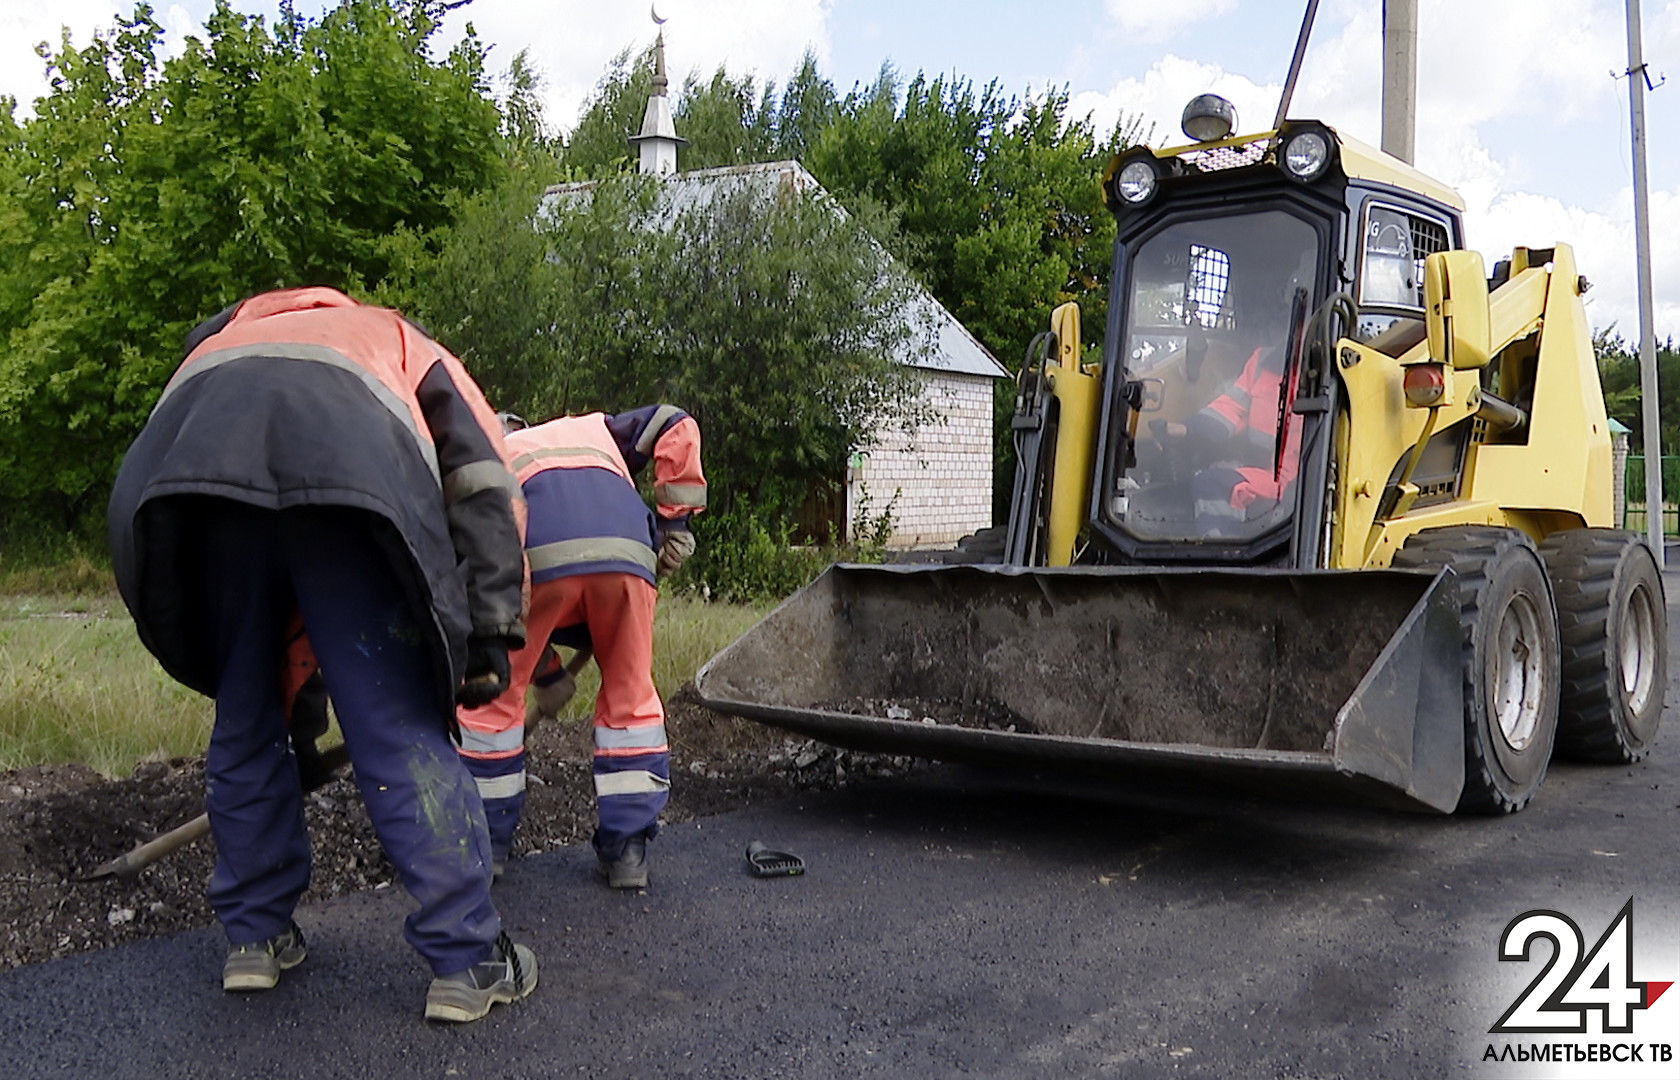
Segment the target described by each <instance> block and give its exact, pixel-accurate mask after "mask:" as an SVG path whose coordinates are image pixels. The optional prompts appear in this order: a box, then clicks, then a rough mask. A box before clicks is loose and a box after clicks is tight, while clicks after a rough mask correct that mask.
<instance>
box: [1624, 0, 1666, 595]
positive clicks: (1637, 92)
mask: <svg viewBox="0 0 1680 1080" xmlns="http://www.w3.org/2000/svg"><path fill="white" fill-rule="evenodd" d="M1627 41H1628V72H1627V74H1628V112H1629V114H1630V116H1631V120H1632V126H1633V238H1634V251H1635V252H1636V257H1637V259H1638V262H1639V396H1640V405H1641V409H1640V417H1641V421H1640V422H1641V426H1642V427H1643V428H1644V429H1645V430H1644V437H1645V535H1646V536H1647V537H1648V538H1649V539H1650V541H1651V547H1652V549H1653V550H1654V552H1655V554H1656V556H1657V566H1658V567H1659V568H1660V567H1662V566H1663V565H1664V564H1665V562H1666V559H1665V556H1664V551H1663V519H1662V508H1663V501H1662V425H1661V421H1660V418H1659V416H1658V401H1657V343H1656V331H1655V328H1654V327H1653V325H1652V317H1651V211H1650V207H1649V206H1647V205H1646V200H1647V195H1646V181H1645V58H1644V55H1643V50H1642V49H1641V46H1640V41H1639V0H1627Z"/></svg>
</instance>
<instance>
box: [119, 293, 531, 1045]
mask: <svg viewBox="0 0 1680 1080" xmlns="http://www.w3.org/2000/svg"><path fill="white" fill-rule="evenodd" d="M514 487H515V485H514V479H513V476H512V475H511V473H510V470H509V466H508V458H507V451H506V448H505V447H504V445H503V442H502V434H501V427H500V424H499V423H498V422H497V420H496V417H495V414H494V413H492V412H491V411H490V408H489V406H488V405H487V404H486V403H485V401H484V397H483V394H482V393H481V392H480V391H479V389H478V387H477V386H476V385H475V384H474V383H473V380H472V379H471V377H470V376H468V374H467V372H466V370H465V369H464V368H463V367H462V366H461V363H460V361H458V360H457V359H456V358H455V357H453V356H451V355H450V354H449V352H448V351H447V350H445V349H444V348H443V347H442V346H441V345H439V344H438V343H437V342H436V341H433V340H432V339H431V338H430V337H429V336H427V335H426V334H425V332H424V331H422V330H420V329H419V328H418V327H417V326H415V325H414V324H412V323H410V322H408V321H407V320H405V319H404V318H403V317H402V316H401V315H399V314H397V313H396V312H394V311H388V310H385V309H382V308H376V307H370V306H367V305H363V304H359V303H357V302H356V301H354V300H352V299H351V298H350V297H348V296H346V295H344V294H343V293H341V292H338V291H336V290H333V289H326V288H306V289H289V290H284V291H280V292H271V293H264V294H262V295H260V296H255V297H252V298H250V299H248V300H245V301H243V302H241V303H239V304H235V305H233V306H232V307H229V308H228V309H226V310H224V311H223V312H221V313H220V314H219V315H217V316H215V317H214V318H212V319H210V320H208V321H206V322H205V323H204V324H202V325H200V326H199V327H198V328H197V329H195V330H194V331H193V332H192V333H191V334H190V335H189V336H188V339H187V356H186V359H185V361H184V362H183V363H182V364H181V366H180V368H179V370H177V371H176V373H175V376H174V377H173V378H172V379H170V381H169V383H168V385H167V386H165V387H164V389H163V393H162V396H161V397H160V398H159V400H158V403H157V406H156V408H155V409H154V410H153V411H152V414H151V418H150V419H149V420H148V421H147V423H146V427H145V429H144V430H143V431H142V432H141V433H140V436H139V437H138V438H137V439H136V440H135V441H134V444H133V445H132V446H131V447H130V448H129V451H128V454H127V455H126V457H125V458H124V459H123V463H122V468H121V470H120V471H119V473H118V475H117V481H116V484H115V486H114V488H113V490H112V493H111V501H110V539H111V550H112V561H113V565H114V568H115V571H116V578H117V584H118V586H119V587H120V589H121V591H122V596H123V600H124V602H125V603H126V604H127V605H128V608H129V611H130V612H131V613H132V614H133V616H134V621H135V625H136V627H137V629H138V630H139V633H140V638H141V640H142V641H143V642H144V643H145V645H146V646H147V648H148V649H150V650H151V652H152V653H153V655H155V656H156V657H157V658H158V660H159V662H160V663H161V664H162V665H163V667H164V669H165V670H166V671H168V672H169V673H170V674H171V675H173V676H174V677H175V678H177V679H179V680H180V681H181V682H183V683H185V684H186V685H187V686H190V687H192V688H193V689H195V690H198V691H200V692H201V693H204V694H207V695H209V696H211V697H213V698H214V699H215V702H216V719H215V726H214V728H213V730H212V732H211V736H210V746H209V750H208V752H207V753H206V755H205V775H206V793H205V800H204V801H205V809H206V810H207V812H208V813H209V817H210V829H211V833H212V835H213V836H214V837H215V840H216V866H215V870H214V872H213V873H212V874H211V877H210V885H209V894H210V904H211V907H212V909H213V910H214V911H215V913H216V917H217V919H218V920H220V921H221V923H222V926H223V928H224V929H225V931H226V933H227V936H228V943H229V951H228V955H227V959H226V961H225V962H224V964H223V967H222V986H223V988H224V989H227V990H233V991H250V990H266V989H269V988H271V987H273V986H275V985H276V984H277V982H278V981H279V978H280V974H281V972H282V971H284V970H286V969H288V968H291V967H293V966H295V965H296V964H298V963H300V962H301V961H302V960H303V959H304V954H305V946H304V940H303V933H302V931H301V930H300V929H299V928H298V926H297V923H296V922H294V921H293V920H292V912H293V909H294V908H295V906H296V904H297V901H298V898H299V896H300V895H301V894H302V893H303V891H304V889H305V888H306V887H307V886H308V884H309V870H310V856H309V838H308V834H307V832H306V829H305V824H304V812H303V790H302V783H301V782H300V777H299V763H298V761H297V760H296V759H295V757H294V755H293V753H292V750H291V748H290V745H289V741H288V738H287V731H286V723H287V711H288V702H287V694H288V691H289V690H290V691H295V690H296V689H297V684H298V682H299V681H301V680H300V679H299V678H298V677H297V676H298V675H299V674H307V672H304V671H301V670H300V669H298V668H295V667H294V668H291V669H288V666H287V662H286V656H287V649H288V639H289V638H295V639H297V640H298V641H301V640H302V638H301V634H300V633H299V631H301V632H302V633H306V634H307V635H308V641H309V644H310V646H312V649H313V655H314V656H318V657H319V659H320V661H321V666H322V669H323V671H324V674H325V677H326V682H327V689H328V690H329V691H330V693H331V695H332V699H333V703H334V706H335V707H336V710H337V715H338V720H339V726H340V728H341V729H342V731H343V733H344V742H345V746H346V747H347V749H348V750H349V754H350V761H351V764H352V765H353V767H354V769H355V778H356V783H357V786H358V788H359V789H360V791H361V794H362V798H363V801H364V802H366V804H367V808H368V815H369V817H370V818H371V819H372V822H373V827H374V830H375V832H377V833H378V835H379V839H380V843H381V844H382V846H383V847H384V849H385V851H386V854H387V855H388V856H389V857H390V859H391V862H392V863H393V864H394V865H395V867H396V869H397V872H398V874H399V876H400V877H401V879H402V882H403V885H404V887H405V888H407V890H408V891H409V892H410V893H411V894H412V895H413V897H414V899H415V900H416V902H417V906H416V909H415V910H414V911H413V912H412V913H411V914H410V915H409V916H408V919H407V921H406V923H405V930H406V934H407V937H408V940H409V942H410V944H412V945H413V946H414V948H415V949H416V950H417V951H419V952H420V954H421V955H422V956H423V957H424V958H425V959H426V961H427V962H428V964H429V965H430V966H431V969H432V973H433V976H434V977H433V979H432V983H431V986H430V987H429V988H428V990H427V995H426V1016H427V1018H428V1019H437V1020H453V1021H463V1020H474V1019H477V1018H478V1017H480V1016H483V1015H484V1014H485V1013H486V1012H488V1011H489V1009H490V1008H491V1006H492V1005H494V1004H496V1003H498V1002H507V1001H512V1000H514V999H515V998H518V997H522V996H524V995H525V994H527V993H529V992H530V991H531V989H532V988H534V987H535V986H536V979H537V970H536V960H535V957H534V956H533V955H532V953H531V950H530V949H528V948H526V947H525V946H523V945H515V944H514V943H513V942H511V941H510V940H509V939H508V937H507V935H506V934H505V933H503V932H502V927H501V920H500V917H499V916H498V914H497V911H496V908H495V905H494V904H493V903H492V902H491V899H490V880H491V859H490V842H489V834H488V829H487V827H486V825H485V821H484V812H483V808H482V805H481V803H480V801H479V799H478V796H477V793H476V791H475V790H474V787H473V784H472V781H471V779H470V778H469V776H468V774H467V771H466V770H465V769H464V768H462V765H461V761H460V758H459V757H458V756H457V753H456V750H455V747H454V745H453V744H452V743H451V741H450V727H451V721H452V720H453V719H454V707H455V704H456V702H457V701H460V702H464V703H467V704H476V703H481V702H483V701H485V700H488V698H489V697H493V696H494V695H495V694H496V693H497V692H499V691H500V689H501V688H502V687H503V686H505V685H506V683H507V665H508V661H507V656H508V652H509V651H510V650H511V649H514V648H518V647H519V646H521V645H522V644H523V643H524V639H525V631H524V627H523V625H522V623H521V603H522V592H523V584H524V581H523V560H522V559H521V557H520V531H519V519H518V509H517V503H516V500H515V499H514V498H513V495H514Z"/></svg>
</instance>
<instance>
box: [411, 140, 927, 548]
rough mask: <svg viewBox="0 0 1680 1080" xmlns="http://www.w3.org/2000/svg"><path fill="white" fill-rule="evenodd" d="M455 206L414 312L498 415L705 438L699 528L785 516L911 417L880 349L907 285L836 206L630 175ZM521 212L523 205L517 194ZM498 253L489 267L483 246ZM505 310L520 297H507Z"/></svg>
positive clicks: (869, 226)
mask: <svg viewBox="0 0 1680 1080" xmlns="http://www.w3.org/2000/svg"><path fill="white" fill-rule="evenodd" d="M536 186H537V185H535V184H532V183H527V184H525V185H524V186H523V188H520V187H516V186H513V185H509V186H508V187H507V188H506V189H505V190H503V191H501V192H498V193H497V194H495V195H486V196H481V197H479V198H477V199H474V200H473V201H472V202H471V203H469V204H468V205H467V206H466V207H464V208H463V212H462V215H461V218H460V220H459V222H458V223H457V224H456V225H455V227H454V228H452V229H451V230H450V232H449V234H448V237H447V240H446V241H445V242H444V246H443V251H442V254H441V256H440V258H439V260H438V262H437V264H436V269H435V274H434V276H433V282H434V284H435V285H436V286H437V288H436V289H434V291H433V292H432V294H431V296H430V298H429V302H428V306H425V307H423V308H422V309H421V314H422V315H423V316H424V317H425V319H426V320H427V321H428V323H429V324H430V325H431V326H432V327H433V328H434V329H436V330H437V331H438V332H439V334H440V335H441V336H442V337H443V338H444V339H445V340H446V341H449V342H450V343H451V344H452V345H453V346H455V347H456V348H457V349H458V350H459V351H460V352H461V355H462V357H463V359H464V360H466V361H467V363H468V364H469V366H470V367H471V368H472V370H473V371H474V374H475V375H476V376H477V377H478V378H479V380H480V382H481V383H483V384H484V386H485V388H486V391H487V392H488V393H489V394H490V395H491V397H492V399H493V400H495V401H496V402H497V403H498V405H499V406H501V407H507V408H512V409H513V410H515V411H518V412H520V413H521V414H522V415H524V416H526V417H527V418H528V419H531V420H538V419H544V418H547V417H550V416H554V415H559V414H564V413H577V412H583V411H588V410H592V409H602V410H605V411H609V412H616V411H622V410H624V409H626V408H630V407H634V406H636V405H642V404H650V403H654V402H660V401H669V402H672V403H675V404H678V405H681V406H682V407H683V408H685V409H687V410H688V411H689V412H690V413H692V414H693V415H694V416H695V418H696V419H697V420H698V421H699V422H700V425H701V430H702V431H703V432H704V438H705V441H706V470H707V474H708V477H709V478H710V480H711V482H712V491H713V500H712V511H713V517H714V518H719V517H724V516H727V515H729V514H730V513H731V512H732V511H733V510H735V509H737V508H738V507H743V506H749V505H750V506H751V507H752V508H753V513H754V514H755V515H756V516H757V517H758V518H760V519H761V520H766V521H772V522H786V521H787V520H788V519H789V518H790V517H791V515H792V514H793V513H794V512H795V511H797V509H798V508H799V506H800V504H801V503H802V502H803V500H804V499H805V497H806V496H807V495H808V494H809V492H810V491H811V490H812V488H813V487H821V486H825V485H833V484H834V483H835V482H836V481H837V480H838V479H839V477H840V476H841V475H843V471H844V467H845V461H846V458H847V455H848V454H849V453H850V452H851V451H852V450H853V449H854V448H856V447H859V446H863V445H867V444H868V443H869V441H870V440H871V439H872V438H873V437H874V436H875V435H876V434H877V433H878V432H879V431H880V430H881V429H882V428H883V427H885V426H890V425H891V424H893V423H895V422H901V421H904V420H907V419H912V418H914V417H916V416H917V410H918V406H917V405H916V403H915V402H916V394H915V386H914V379H915V376H914V374H913V373H912V371H911V370H910V369H908V368H907V367H905V366H904V365H902V364H899V363H897V362H895V360H894V357H896V356H899V355H902V353H903V352H905V351H906V350H908V349H909V348H911V347H912V345H913V342H912V339H913V338H914V337H915V335H917V334H918V333H922V332H925V328H921V327H917V326H915V325H912V324H911V323H910V322H909V321H908V320H906V319H905V318H904V315H903V313H904V311H905V306H906V302H907V300H908V298H909V295H910V288H911V285H910V283H909V281H908V280H907V279H906V278H904V277H903V276H902V274H894V273H892V272H890V271H888V270H886V268H885V260H884V256H883V252H882V250H881V248H880V247H879V246H878V244H877V243H876V242H875V241H874V240H873V239H872V236H871V232H872V230H880V229H884V228H885V226H884V225H883V224H882V223H879V222H874V221H859V220H857V219H855V218H854V217H852V216H850V215H847V214H846V213H844V212H843V211H842V210H841V209H840V208H839V207H838V206H837V205H836V204H835V203H834V202H833V201H832V200H828V199H824V198H822V197H806V196H800V195H795V194H791V193H786V192H783V191H781V190H780V189H779V188H778V187H776V186H775V185H764V184H755V183H752V182H750V181H745V180H743V181H738V182H719V183H717V184H715V185H713V186H711V187H709V188H706V189H701V190H698V191H697V190H695V189H692V188H690V189H686V190H684V189H678V190H679V192H680V193H681V194H680V198H678V197H676V196H674V195H673V189H670V188H668V187H666V186H665V185H662V184H660V183H659V182H658V181H656V180H653V179H652V178H649V177H645V176H641V175H638V174H633V173H631V174H619V175H615V176H613V177H610V178H608V179H607V180H605V181H602V182H599V183H596V184H589V185H569V186H567V187H566V188H565V189H564V190H563V191H562V192H561V193H560V194H558V195H556V196H553V197H551V198H550V199H549V200H548V201H547V202H546V203H545V204H544V209H543V211H542V212H541V213H540V214H535V215H534V214H533V213H532V209H531V208H532V207H533V206H534V205H535V200H534V198H533V192H534V190H535V188H536ZM527 200H530V201H527ZM490 252H495V253H496V257H495V258H494V259H490V258H487V257H486V256H487V253H490ZM510 298H517V299H510Z"/></svg>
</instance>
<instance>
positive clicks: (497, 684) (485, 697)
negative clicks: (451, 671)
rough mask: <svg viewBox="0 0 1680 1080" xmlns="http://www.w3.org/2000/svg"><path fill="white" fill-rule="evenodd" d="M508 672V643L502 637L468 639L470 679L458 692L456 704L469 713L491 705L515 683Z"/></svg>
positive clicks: (468, 677)
mask: <svg viewBox="0 0 1680 1080" xmlns="http://www.w3.org/2000/svg"><path fill="white" fill-rule="evenodd" d="M512 678H513V676H512V673H511V671H510V670H509V668H508V641H507V639H506V638H501V637H470V638H468V639H467V677H466V681H464V682H463V683H461V687H460V689H458V690H456V691H455V700H456V701H457V702H458V703H460V704H461V705H463V706H465V707H466V708H469V709H477V708H479V707H481V706H484V705H488V704H490V703H491V702H492V701H495V700H496V699H497V698H499V697H501V696H502V691H504V690H506V689H507V688H508V683H509V682H511V681H512Z"/></svg>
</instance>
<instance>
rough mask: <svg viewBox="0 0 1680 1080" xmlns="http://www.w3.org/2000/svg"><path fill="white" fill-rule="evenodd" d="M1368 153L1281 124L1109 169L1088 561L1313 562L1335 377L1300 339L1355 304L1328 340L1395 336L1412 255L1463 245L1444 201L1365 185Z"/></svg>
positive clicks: (1415, 279) (1316, 130)
mask: <svg viewBox="0 0 1680 1080" xmlns="http://www.w3.org/2000/svg"><path fill="white" fill-rule="evenodd" d="M1186 127H1187V130H1188V129H1189V124H1188V123H1187V125H1186ZM1350 146H1353V147H1355V148H1352V149H1350ZM1372 155H1375V157H1374V158H1373V157H1372ZM1378 159H1381V160H1382V161H1386V162H1392V163H1393V164H1394V165H1399V163H1398V162H1394V159H1391V158H1387V157H1386V155H1381V154H1380V152H1377V151H1374V150H1370V149H1369V148H1365V147H1357V144H1351V140H1345V141H1344V140H1342V139H1340V138H1339V137H1338V136H1337V135H1336V133H1335V132H1334V131H1332V130H1331V129H1330V128H1328V127H1326V126H1324V125H1322V124H1319V123H1316V122H1313V121H1289V122H1287V123H1285V124H1284V125H1283V126H1282V127H1281V128H1280V129H1279V130H1278V131H1276V132H1266V133H1264V134H1261V135H1257V136H1246V137H1239V138H1234V139H1219V140H1212V141H1209V142H1203V143H1198V144H1194V145H1190V146H1185V147H1180V148H1177V149H1170V150H1162V151H1151V150H1149V149H1148V148H1144V147H1138V148H1133V149H1132V150H1130V151H1127V152H1126V153H1124V154H1122V155H1120V156H1119V157H1117V158H1116V159H1115V161H1114V162H1113V163H1112V164H1111V166H1110V169H1109V173H1108V176H1107V179H1106V182H1105V186H1104V194H1105V198H1106V199H1107V201H1108V205H1109V207H1110V209H1111V210H1113V212H1114V213H1115V215H1116V219H1117V236H1116V243H1115V255H1114V264H1113V273H1112V277H1111V280H1112V282H1113V295H1112V297H1111V299H1110V304H1109V325H1108V328H1107V334H1106V336H1105V349H1106V354H1105V356H1104V365H1103V376H1104V384H1103V404H1102V412H1101V417H1100V420H1099V423H1098V429H1097V446H1096V453H1097V462H1098V465H1097V469H1096V470H1095V475H1094V476H1093V481H1094V482H1093V485H1092V493H1091V502H1090V506H1089V510H1088V514H1089V516H1088V523H1089V526H1090V527H1089V529H1088V531H1087V532H1088V536H1089V538H1090V541H1091V542H1090V544H1089V545H1088V555H1087V557H1088V558H1090V557H1092V555H1093V554H1094V557H1095V561H1102V562H1110V563H1141V564H1150V565H1161V564H1172V563H1186V564H1192V565H1281V566H1293V567H1300V568H1310V567H1314V566H1318V565H1322V555H1323V545H1322V543H1321V537H1322V536H1324V535H1325V534H1326V531H1327V530H1326V527H1325V523H1326V516H1327V504H1328V502H1329V493H1330V486H1331V485H1332V484H1333V483H1334V478H1333V475H1332V472H1333V467H1332V461H1331V458H1332V453H1333V426H1334V422H1335V415H1336V413H1335V399H1336V390H1337V380H1336V378H1335V377H1334V374H1333V373H1332V372H1331V371H1329V370H1328V369H1329V367H1330V362H1329V359H1328V353H1329V352H1330V351H1331V350H1329V349H1326V348H1324V347H1322V342H1320V343H1318V347H1314V346H1315V342H1314V341H1313V340H1311V339H1312V338H1313V336H1314V334H1315V332H1316V333H1317V334H1318V335H1319V336H1320V337H1321V338H1322V336H1323V335H1324V334H1325V333H1327V332H1329V331H1328V330H1326V329H1325V327H1326V326H1327V325H1328V323H1327V320H1326V319H1325V318H1323V317H1322V316H1323V312H1324V311H1325V310H1326V309H1327V308H1328V307H1329V306H1330V305H1328V304H1327V300H1328V299H1329V298H1330V297H1332V296H1334V295H1337V294H1347V295H1349V296H1353V297H1357V299H1356V301H1355V302H1356V303H1357V304H1358V325H1357V326H1345V327H1338V328H1337V329H1336V330H1335V333H1336V336H1342V335H1346V336H1349V337H1359V338H1362V339H1376V338H1379V337H1380V336H1382V335H1384V334H1389V335H1391V336H1393V337H1395V338H1397V339H1398V338H1406V337H1409V336H1411V335H1413V334H1414V333H1415V332H1416V331H1418V330H1420V329H1421V326H1422V284H1421V282H1422V274H1421V268H1422V260H1423V256H1424V255H1425V254H1428V253H1430V252H1431V251H1433V250H1439V249H1440V247H1442V246H1446V245H1449V244H1450V245H1451V246H1459V245H1460V244H1461V243H1462V237H1461V235H1460V234H1459V232H1458V220H1457V217H1456V211H1453V210H1452V208H1450V207H1447V206H1445V205H1443V204H1440V203H1439V202H1438V201H1437V200H1434V199H1431V198H1430V197H1429V193H1428V192H1427V191H1426V192H1424V193H1422V194H1420V193H1419V192H1418V191H1417V190H1415V188H1417V187H1418V186H1419V185H1415V184H1414V185H1412V187H1411V188H1404V187H1399V186H1397V185H1396V184H1395V183H1393V182H1391V181H1393V180H1394V179H1396V177H1395V176H1392V175H1387V174H1382V173H1377V174H1376V175H1375V179H1372V178H1371V174H1372V173H1373V169H1371V168H1369V167H1368V165H1369V164H1370V161H1373V160H1378ZM1383 168H1389V166H1388V165H1386V164H1385V165H1383ZM1402 168H1403V167H1402ZM1390 171H1391V172H1392V170H1390ZM1418 176H1419V178H1420V179H1423V178H1421V174H1418ZM1399 179H1401V180H1409V179H1410V178H1409V177H1400V178H1399ZM1425 182H1427V181H1426V180H1425ZM1440 190H1441V191H1442V192H1445V191H1446V189H1444V188H1442V189H1440ZM1446 194H1447V195H1448V196H1449V197H1451V193H1450V192H1446ZM1443 211H1447V212H1443ZM1315 328H1316V329H1315ZM1330 340H1331V341H1332V342H1333V340H1334V338H1333V337H1332V338H1331V339H1330ZM1413 340H1415V338H1414V339H1413Z"/></svg>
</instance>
